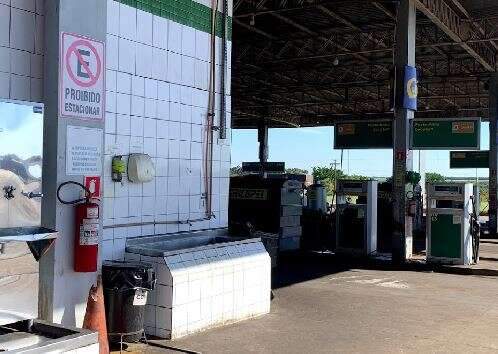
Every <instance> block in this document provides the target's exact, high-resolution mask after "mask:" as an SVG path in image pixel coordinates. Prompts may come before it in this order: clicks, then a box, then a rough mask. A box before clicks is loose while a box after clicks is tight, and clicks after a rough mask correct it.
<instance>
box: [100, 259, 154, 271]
mask: <svg viewBox="0 0 498 354" xmlns="http://www.w3.org/2000/svg"><path fill="white" fill-rule="evenodd" d="M104 267H105V268H112V269H122V270H125V269H143V270H148V269H153V268H154V267H153V266H152V264H150V263H145V262H137V261H104V262H103V263H102V268H104Z"/></svg>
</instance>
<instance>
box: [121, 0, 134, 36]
mask: <svg viewBox="0 0 498 354" xmlns="http://www.w3.org/2000/svg"><path fill="white" fill-rule="evenodd" d="M119 34H120V36H121V37H123V38H126V39H130V40H133V41H136V40H137V10H136V9H135V8H134V7H131V6H128V5H125V4H121V5H120V8H119Z"/></svg>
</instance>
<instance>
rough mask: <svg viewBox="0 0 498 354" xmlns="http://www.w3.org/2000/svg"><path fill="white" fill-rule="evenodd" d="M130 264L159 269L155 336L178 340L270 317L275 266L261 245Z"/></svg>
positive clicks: (134, 257)
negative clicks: (252, 319)
mask: <svg viewBox="0 0 498 354" xmlns="http://www.w3.org/2000/svg"><path fill="white" fill-rule="evenodd" d="M126 259H127V260H130V261H146V262H150V263H152V264H153V265H154V267H155V271H156V274H157V286H156V288H155V290H154V291H152V292H150V293H149V296H148V299H147V305H146V308H145V322H144V326H145V330H146V332H147V334H149V335H155V336H158V337H162V338H168V339H176V338H179V337H182V336H185V335H187V334H192V333H195V332H199V331H202V330H205V329H208V328H213V327H217V326H221V325H225V324H229V323H233V322H237V321H241V320H245V319H248V318H251V317H255V316H260V315H263V314H266V313H269V312H270V292H271V261H270V256H269V255H268V253H267V252H266V250H265V248H264V246H263V244H262V243H261V241H259V240H256V239H255V240H247V241H244V242H231V243H223V244H219V245H217V246H207V247H204V248H202V247H201V248H196V249H187V250H184V251H183V252H182V251H178V253H176V254H173V252H171V253H170V254H169V255H167V256H165V257H148V256H141V255H139V254H132V253H126Z"/></svg>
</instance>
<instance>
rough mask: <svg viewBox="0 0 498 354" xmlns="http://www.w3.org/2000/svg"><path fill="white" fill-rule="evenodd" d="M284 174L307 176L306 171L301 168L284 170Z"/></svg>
mask: <svg viewBox="0 0 498 354" xmlns="http://www.w3.org/2000/svg"><path fill="white" fill-rule="evenodd" d="M285 173H289V174H293V175H307V174H308V171H307V170H304V169H302V168H296V167H291V168H286V169H285Z"/></svg>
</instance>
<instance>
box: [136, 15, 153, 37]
mask: <svg viewBox="0 0 498 354" xmlns="http://www.w3.org/2000/svg"><path fill="white" fill-rule="evenodd" d="M137 41H138V42H141V43H144V44H148V45H152V14H151V13H149V12H145V11H142V10H137Z"/></svg>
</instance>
